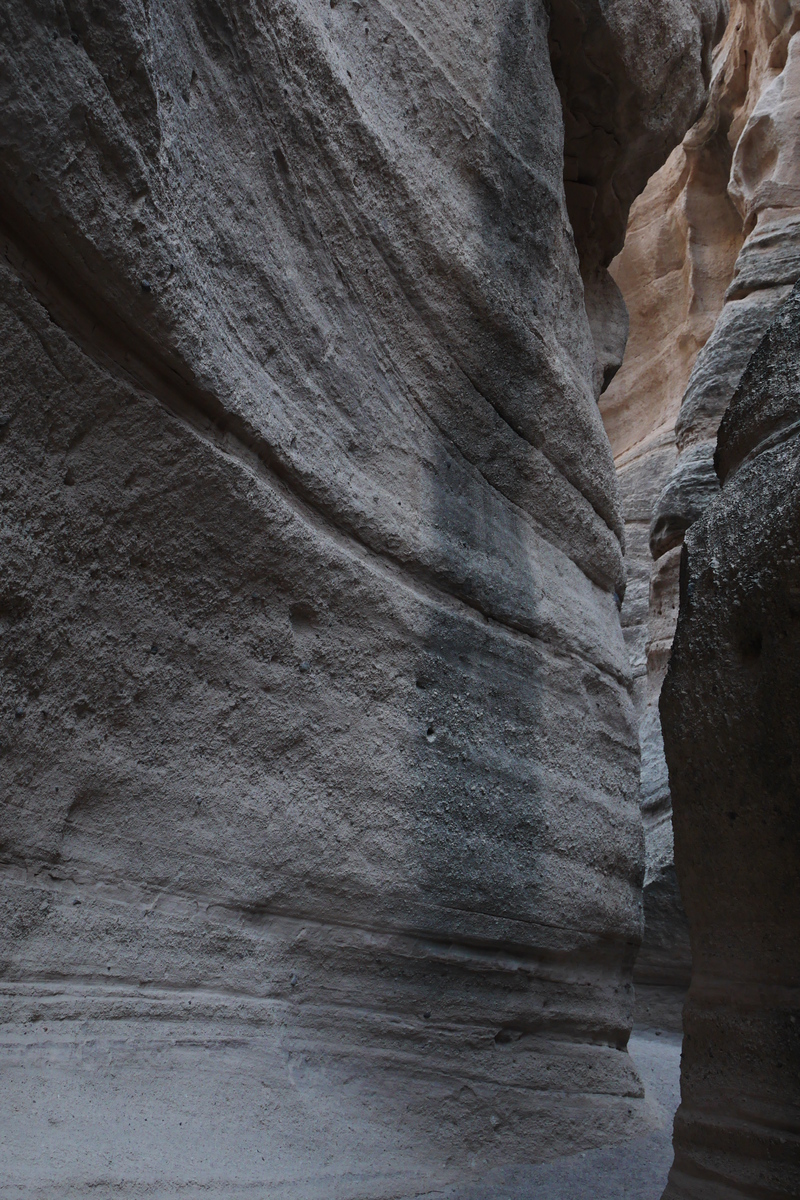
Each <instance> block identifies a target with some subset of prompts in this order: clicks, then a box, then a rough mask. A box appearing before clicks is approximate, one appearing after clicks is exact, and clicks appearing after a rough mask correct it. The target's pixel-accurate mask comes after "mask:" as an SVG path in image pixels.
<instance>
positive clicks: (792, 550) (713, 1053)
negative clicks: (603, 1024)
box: [661, 290, 800, 1200]
mask: <svg viewBox="0 0 800 1200" xmlns="http://www.w3.org/2000/svg"><path fill="white" fill-rule="evenodd" d="M798 437H800V291H797V290H796V291H795V292H794V294H793V295H792V297H791V299H790V300H789V301H788V302H787V304H786V305H785V307H784V308H783V310H782V311H781V312H780V314H779V315H778V317H777V318H776V319H775V320H774V322H773V324H772V325H771V327H770V329H769V331H768V333H767V335H766V336H765V338H764V339H763V341H762V343H761V345H760V346H759V348H758V350H757V352H756V354H755V355H754V357H753V359H752V361H751V363H750V365H749V366H748V368H747V370H746V372H745V374H744V377H743V379H742V381H741V383H740V385H739V389H738V391H737V393H736V395H735V396H734V399H733V401H732V403H731V405H730V408H729V409H728V411H727V413H726V415H725V417H724V419H723V422H722V425H721V428H720V432H719V438H718V442H717V451H716V465H717V470H718V472H719V477H720V480H721V482H722V485H723V487H722V493H721V495H720V496H719V497H718V498H717V499H716V500H715V501H714V502H713V503H712V504H711V505H710V506H709V507H708V509H707V510H706V512H705V514H704V515H703V517H702V518H701V519H700V520H699V521H698V522H696V523H695V524H694V525H693V526H692V528H691V529H690V530H689V532H688V534H687V537H686V542H685V551H684V562H683V567H682V579H681V610H680V618H679V621H678V630H677V635H676V638H675V646H674V650H673V655H672V661H671V664H670V668H669V673H668V675H667V680H666V683H665V685H664V689H663V692H662V697H661V713H662V720H663V727H664V741H665V747H666V754H667V761H668V763H669V772H670V785H671V788H672V796H673V805H674V825H675V861H676V865H677V869H678V875H679V878H680V885H681V892H682V895H683V899H684V902H685V905H686V911H687V913H688V916H689V923H690V928H691V943H692V959H693V971H692V984H691V989H690V992H689V999H688V1002H687V1006H686V1010H685V1013H684V1022H685V1038H684V1046H683V1058H682V1069H681V1093H682V1102H681V1107H680V1109H679V1111H678V1115H677V1117H676V1121H675V1165H674V1167H673V1169H672V1172H671V1174H670V1184H669V1186H668V1188H667V1191H666V1192H665V1197H668V1198H669V1200H690V1198H691V1200H712V1198H713V1200H718V1198H720V1197H727V1196H731V1197H732V1196H734V1195H735V1196H737V1197H738V1196H744V1197H752V1200H765V1198H767V1197H769V1198H771V1200H789V1197H794V1196H797V1195H798V1194H800V953H799V952H798V947H799V946H800V906H798V903H797V887H798V869H799V868H800V808H799V807H798V796H800V670H798V664H800V453H799V452H798V447H799V445H800V443H798Z"/></svg>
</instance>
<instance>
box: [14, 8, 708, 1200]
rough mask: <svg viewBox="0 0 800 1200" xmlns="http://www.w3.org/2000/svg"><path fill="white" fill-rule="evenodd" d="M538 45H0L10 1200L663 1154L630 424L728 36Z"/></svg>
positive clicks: (158, 14)
mask: <svg viewBox="0 0 800 1200" xmlns="http://www.w3.org/2000/svg"><path fill="white" fill-rule="evenodd" d="M554 9H555V13H554V24H553V28H552V30H551V29H549V28H548V23H547V20H546V15H545V7H544V4H540V3H538V2H535V0H530V2H528V3H519V2H517V0H508V2H507V3H505V2H503V3H501V2H498V3H496V4H492V5H489V6H487V5H486V4H484V3H480V4H478V3H477V2H476V3H471V2H469V0H461V2H459V3H455V4H454V3H453V0H448V3H447V4H442V3H438V2H437V0H428V2H427V3H408V4H403V5H391V4H378V3H377V2H373V0H366V2H364V3H356V2H353V0H340V2H339V3H334V0H330V3H328V2H326V3H324V4H323V3H318V2H316V0H315V2H313V3H312V2H311V0H294V2H290V0H281V2H280V3H270V2H267V3H263V4H253V5H251V4H247V3H242V4H236V5H230V6H228V5H222V4H218V3H216V2H215V0H194V2H190V0H172V2H171V3H170V2H167V0H163V2H159V3H154V4H148V5H140V4H138V3H134V2H133V0H131V2H130V3H125V4H119V5H104V6H95V5H91V4H89V3H88V2H87V3H85V4H84V3H81V2H80V0H69V2H68V3H64V4H61V3H58V4H56V3H53V4H49V3H47V2H46V0H41V2H39V3H36V4H30V3H29V2H23V0H17V2H12V3H9V4H6V5H5V6H4V9H3V13H2V16H0V22H2V31H3V36H2V66H1V68H0V89H1V91H2V101H1V103H2V111H3V121H2V123H0V163H1V164H2V170H0V217H1V218H2V235H3V247H4V250H3V263H2V289H3V309H2V323H3V340H2V346H3V355H2V381H3V392H2V402H1V405H0V413H1V414H2V417H1V420H0V426H1V428H0V455H2V476H1V478H2V492H3V505H4V508H3V513H4V530H3V543H2V545H3V555H2V577H1V579H2V596H1V598H0V616H1V617H2V643H1V645H2V661H3V677H2V712H3V726H2V734H0V743H1V744H2V758H1V759H0V764H1V766H2V773H3V797H4V806H3V810H2V831H1V838H2V864H3V869H2V901H3V905H4V917H3V925H4V929H5V930H6V934H7V936H6V937H5V939H4V947H3V957H2V980H3V993H2V994H3V1017H4V1022H5V1024H4V1027H3V1028H4V1033H3V1038H4V1055H5V1061H6V1063H7V1064H8V1072H7V1077H6V1080H5V1082H4V1087H3V1089H2V1101H0V1103H2V1106H3V1112H2V1116H1V1117H0V1127H2V1129H3V1137H4V1139H5V1141H4V1154H3V1156H2V1165H1V1166H0V1180H1V1181H2V1191H3V1195H4V1196H8V1197H12V1196H26V1197H29V1196H32V1195H36V1196H56V1195H58V1196H61V1195H63V1190H64V1186H65V1184H68V1185H69V1188H70V1194H71V1195H80V1194H82V1193H83V1191H84V1190H87V1191H89V1190H91V1191H92V1194H97V1189H98V1188H99V1189H101V1190H106V1191H108V1192H109V1193H113V1192H115V1191H120V1192H123V1191H127V1190H130V1189H131V1188H132V1187H134V1186H136V1187H140V1186H141V1187H144V1186H146V1187H147V1188H148V1189H149V1190H150V1191H152V1192H153V1194H156V1193H157V1194H159V1195H165V1196H166V1195H173V1194H177V1193H178V1192H180V1194H185V1192H186V1189H187V1188H189V1189H191V1188H193V1187H196V1188H202V1189H203V1190H204V1191H207V1192H209V1193H210V1194H219V1195H223V1194H224V1195H225V1196H226V1197H228V1196H233V1195H238V1194H244V1193H245V1192H246V1193H247V1194H252V1193H253V1189H256V1190H258V1189H265V1188H266V1189H268V1190H269V1194H270V1195H271V1196H272V1195H275V1196H279V1195H283V1194H286V1195H291V1196H299V1195H304V1196H305V1195H308V1196H325V1197H328V1196H330V1195H333V1194H336V1195H337V1196H340V1197H346V1196H351V1195H352V1196H359V1197H363V1196H384V1195H386V1196H388V1195H392V1196H394V1195H408V1194H409V1193H410V1192H412V1191H415V1190H417V1188H420V1189H422V1188H428V1187H430V1186H431V1184H432V1183H433V1182H435V1181H443V1180H446V1179H455V1180H458V1179H460V1178H463V1176H464V1175H465V1174H468V1173H470V1172H471V1171H477V1170H480V1169H481V1168H482V1167H483V1166H484V1165H485V1164H489V1163H491V1162H494V1161H503V1162H506V1163H508V1162H514V1161H516V1160H518V1159H520V1158H524V1159H531V1158H542V1157H547V1156H549V1155H552V1154H554V1153H557V1152H559V1151H563V1150H565V1149H575V1148H578V1147H582V1146H588V1145H592V1144H599V1143H602V1142H603V1141H607V1140H609V1139H612V1138H614V1137H619V1136H620V1135H621V1134H622V1133H623V1132H626V1133H630V1132H631V1130H632V1129H633V1128H635V1126H636V1124H637V1122H640V1121H641V1119H643V1118H642V1105H641V1101H640V1099H639V1097H640V1096H641V1088H640V1085H639V1082H638V1079H637V1077H636V1073H635V1072H634V1071H633V1069H632V1067H631V1066H630V1062H629V1059H628V1056H627V1054H626V1053H625V1049H624V1048H625V1044H626V1040H627V1036H628V1031H629V1028H630V1023H631V985H630V975H631V964H632V960H633V957H634V954H635V951H636V947H637V944H638V941H639V930H640V903H639V890H638V889H639V886H640V882H641V870H642V859H641V855H642V848H641V825H640V818H639V806H638V746H637V732H636V725H635V721H634V716H633V710H632V707H631V703H630V698H629V692H628V685H629V676H628V665H627V659H626V653H625V647H624V643H623V640H622V637H621V634H620V627H619V620H618V615H617V606H616V599H615V593H617V594H621V592H622V589H623V578H624V570H623V563H622V554H621V546H620V538H621V534H622V522H621V519H620V515H619V509H618V502H617V488H616V480H615V476H614V469H613V463H612V460H611V456H610V454H609V451H608V445H607V442H606V439H605V435H604V432H603V428H602V425H601V422H600V417H599V414H598V410H597V406H596V403H595V397H596V393H597V390H598V388H599V385H600V380H601V378H602V377H603V376H604V374H606V373H607V371H608V370H609V368H610V366H611V365H612V363H611V359H613V356H614V354H616V355H617V357H618V356H619V345H618V342H619V337H618V333H617V334H615V333H614V330H615V328H616V326H617V325H618V322H619V305H618V303H616V301H614V292H613V288H612V287H610V285H609V283H608V279H607V276H606V275H605V267H606V264H607V263H608V262H609V260H610V259H611V257H612V256H613V254H614V253H615V252H616V250H617V249H618V246H619V243H620V240H621V238H622V235H623V230H624V225H625V220H626V216H627V211H626V210H627V204H628V202H629V199H630V198H631V197H632V195H633V194H634V192H635V190H636V188H637V187H639V186H641V185H642V184H643V182H644V179H645V177H646V175H647V174H648V173H649V172H650V171H651V170H652V169H653V168H654V167H655V166H656V165H657V164H658V162H660V161H661V160H662V159H663V157H664V155H665V154H666V153H667V152H668V150H669V149H670V146H671V145H672V144H673V143H674V141H675V139H676V138H677V137H680V136H681V134H682V132H683V130H684V129H685V128H686V126H687V125H688V124H689V122H690V121H691V120H692V119H693V118H694V116H695V114H696V111H697V109H698V107H699V105H700V103H701V101H702V96H703V91H704V85H705V78H706V76H707V72H708V62H709V47H710V42H711V38H712V36H713V35H714V31H715V29H716V26H717V23H718V17H719V11H718V9H719V6H718V4H717V2H716V0H705V2H704V3H697V0H692V2H691V3H690V2H689V0H672V2H671V3H669V4H663V3H660V4H657V5H656V4H652V5H643V4H641V3H633V2H632V0H625V2H622V0H619V2H617V3H614V4H609V5H603V6H602V9H601V6H600V5H599V4H596V3H594V2H593V0H583V2H582V3H580V4H570V3H567V2H566V0H565V3H563V4H562V3H558V4H556V5H554ZM643 10H644V11H643ZM575 27H577V28H579V29H582V30H583V31H584V32H585V35H586V36H585V38H584V39H583V40H579V41H578V42H575V41H574V39H573V40H572V41H571V42H570V41H568V40H566V39H565V40H564V42H563V45H560V46H559V45H557V37H558V36H559V31H561V30H564V29H566V30H567V31H569V30H570V29H574V28H575ZM667 33H668V35H669V36H667ZM548 36H550V37H551V38H552V39H553V41H552V44H550V43H549V42H548ZM551 52H552V54H553V60H554V63H555V76H554V74H553V71H552V70H551V67H550V55H551ZM597 54H602V56H605V57H604V58H603V59H602V61H601V60H600V59H598V58H597V57H596V55H597ZM601 68H602V70H601ZM556 76H557V79H558V85H557V83H556ZM562 106H563V109H564V111H565V112H566V113H567V126H568V135H567V146H568V151H569V155H570V166H569V167H568V171H567V174H568V176H569V178H570V181H571V188H572V191H573V192H575V190H576V189H578V190H579V189H580V188H581V187H583V188H584V189H585V190H584V192H583V193H581V194H582V195H583V198H584V201H585V203H584V208H583V209H582V210H581V211H582V213H583V216H582V218H581V221H580V222H579V221H578V217H577V216H575V215H574V216H573V219H574V220H575V222H576V229H578V237H577V241H578V246H579V249H580V257H581V261H580V263H579V257H578V254H577V253H576V249H575V242H574V240H573V233H572V227H571V225H570V221H569V219H568V215H567V203H566V200H565V194H564V186H563V175H564V150H563V147H564V127H563V124H562ZM589 113H591V114H592V119H593V120H595V121H596V120H598V119H601V124H602V127H603V129H604V130H605V133H604V135H603V136H605V137H607V138H608V139H610V143H613V145H614V147H616V149H615V150H614V154H613V155H610V156H609V155H607V154H606V153H605V152H603V153H601V154H599V156H598V153H597V138H598V137H599V136H600V135H599V134H598V129H597V127H595V126H593V125H592V124H591V122H590V121H589V120H588V116H587V114H589ZM642 114H644V115H642ZM573 176H574V178H573ZM573 207H574V205H573ZM581 269H582V270H583V274H584V276H585V277H586V279H587V281H589V282H588V283H587V288H588V292H587V294H588V295H589V296H590V300H591V297H592V296H599V297H600V301H602V302H600V301H598V302H597V303H593V304H592V314H591V315H592V330H593V332H594V340H593V337H592V330H590V323H589V320H588V318H587V314H586V309H585V306H584V287H583V285H582V282H581ZM603 297H606V299H607V300H608V297H611V299H610V300H608V302H607V303H606V301H604V300H603ZM604 314H605V315H604ZM604 356H605V357H604Z"/></svg>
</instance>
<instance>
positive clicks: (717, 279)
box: [601, 0, 800, 981]
mask: <svg viewBox="0 0 800 1200" xmlns="http://www.w3.org/2000/svg"><path fill="white" fill-rule="evenodd" d="M799 18H800V9H799V8H798V6H797V5H796V4H794V3H786V4H781V5H779V6H778V5H775V4H772V3H768V2H758V3H755V4H751V3H743V2H738V0H737V2H734V3H733V4H732V5H731V14H730V21H729V24H728V28H727V30H726V33H725V37H724V39H723V40H722V42H721V43H720V45H719V46H718V47H717V49H716V51H715V55H714V64H713V79H712V83H711V89H710V95H709V100H708V103H707V106H706V109H705V111H704V113H703V115H702V116H701V118H700V120H699V121H698V122H697V124H696V125H695V126H694V127H693V128H692V129H691V130H690V131H689V133H688V134H687V135H686V137H685V138H684V141H683V143H682V145H681V146H680V147H679V148H678V149H676V150H675V151H674V152H673V154H672V155H671V157H670V159H669V160H668V162H667V163H666V164H665V166H664V167H663V168H662V169H661V171H659V172H658V173H657V174H656V175H655V176H654V177H653V178H652V179H651V180H650V182H649V184H648V186H647V188H646V190H645V192H644V193H643V195H642V197H641V198H640V199H639V200H638V201H637V202H636V204H635V205H634V208H633V210H632V213H631V220H630V225H629V232H628V240H627V243H626V246H625V249H624V250H623V252H622V254H621V255H620V257H619V259H618V260H617V261H616V262H615V263H614V264H613V266H612V273H613V275H614V276H615V278H616V279H617V281H618V283H619V284H620V288H621V290H622V293H623V296H624V298H625V300H626V303H627V305H628V308H629V310H630V313H631V335H630V341H629V346H628V351H627V354H626V359H625V362H624V365H623V367H622V369H621V371H620V372H619V374H618V375H617V377H616V378H615V380H614V382H613V383H612V385H611V387H610V388H609V389H608V391H607V392H606V393H605V395H604V396H603V397H602V400H601V406H602V411H603V416H604V420H605V423H606V427H607V429H608V431H609V436H610V438H611V442H612V447H613V449H614V453H615V459H616V462H617V468H618V474H619V478H620V484H621V488H622V493H623V504H624V507H625V510H626V538H627V542H628V546H629V559H630V564H629V573H630V574H631V575H632V576H633V578H635V579H636V580H637V596H638V599H637V600H636V601H635V602H634V603H633V604H628V602H627V601H626V605H625V608H624V609H623V624H624V626H625V627H626V631H627V632H626V636H627V640H628V644H629V646H630V647H631V649H632V651H633V654H634V664H635V665H634V670H635V672H636V673H637V675H638V676H639V677H640V679H641V680H642V682H641V683H640V685H639V687H638V689H637V692H636V699H637V707H638V709H639V713H640V740H641V744H642V799H643V811H644V815H645V830H646V840H647V847H648V849H647V860H648V866H647V872H648V878H651V877H652V878H653V879H655V878H656V876H657V875H659V872H660V871H661V869H662V867H663V866H665V865H666V866H667V867H668V866H669V861H671V860H670V859H669V858H667V859H665V857H664V855H665V853H666V847H667V846H668V844H669V838H668V836H667V835H668V829H667V827H666V822H665V820H664V816H665V814H666V815H667V816H668V812H669V793H668V788H667V787H666V772H665V764H664V759H663V750H662V745H661V735H660V730H659V725H658V718H657V709H656V705H657V700H658V690H659V688H660V683H661V679H662V678H663V672H664V669H665V666H666V660H667V657H668V652H669V645H670V644H671V639H672V632H673V629H674V625H673V627H672V628H669V626H668V623H667V625H666V626H665V625H664V621H663V615H662V614H663V612H672V613H674V614H677V570H676V569H675V568H676V561H677V560H676V559H674V557H673V559H672V560H671V561H670V562H669V563H668V565H667V566H664V564H662V563H661V562H660V561H657V562H656V565H655V567H654V566H653V564H652V562H650V561H649V553H650V552H652V555H653V556H654V557H655V558H656V559H657V560H660V558H661V556H662V555H664V556H666V555H674V550H675V547H679V546H680V544H681V542H682V539H683V536H684V533H685V531H686V529H687V528H689V526H690V525H691V524H692V522H693V521H695V520H696V519H697V518H698V516H699V515H700V514H701V513H702V512H703V511H704V509H705V507H706V505H707V504H708V503H709V502H710V500H711V499H713V497H714V495H715V494H716V492H717V489H718V484H717V480H716V476H715V473H714V471H713V466H712V457H713V451H714V442H715V438H716V432H717V427H718V425H719V422H720V419H721V417H722V414H723V412H724V411H725V408H726V406H727V404H728V402H729V400H730V398H731V396H732V394H733V392H734V391H735V389H736V386H737V384H738V382H739V379H740V378H741V375H742V371H743V370H744V368H745V366H746V364H747V362H748V360H749V358H750V356H751V355H752V353H753V351H754V349H755V347H756V346H757V344H758V342H759V339H760V338H761V337H762V336H763V334H764V331H765V330H766V328H767V326H768V324H769V322H770V321H771V319H772V318H773V316H774V315H775V313H776V312H777V310H778V308H779V307H780V305H781V304H782V303H783V301H784V300H785V299H786V296H787V295H788V293H789V291H790V287H791V284H792V283H793V282H794V281H795V280H796V279H797V277H798V273H800V259H799V258H798V255H797V250H796V246H797V236H798V233H797V231H798V209H797V204H798V196H797V193H796V185H795V183H794V178H795V176H796V168H795V166H794V164H796V162H797V157H798V153H800V150H799V149H798V139H797V132H796V131H797V113H798V105H800V91H798V83H797V78H798V41H797V38H796V34H797V30H798V20H799ZM640 477H647V478H648V481H649V485H650V489H651V492H652V491H655V492H657V493H659V492H660V495H658V498H657V499H656V500H655V501H654V503H653V504H652V507H651V508H650V509H649V511H647V512H644V511H642V507H641V504H640V503H639V499H638V497H639V495H640V493H641V489H640V486H639V484H638V479H639V478H640ZM643 522H647V523H648V524H649V525H650V544H649V551H648V548H647V546H646V539H645V538H644V537H643V536H642V533H643V529H642V523H643ZM648 576H652V585H653V586H652V588H651V602H650V611H649V613H647V614H646V613H645V609H644V605H643V603H642V599H641V597H642V596H643V594H644V590H645V579H646V578H647V577H648ZM668 579H670V580H672V585H671V586H672V588H673V594H672V597H671V599H669V598H667V597H666V595H665V591H664V588H665V583H666V581H667V580H668ZM626 609H627V611H626ZM657 609H658V610H660V612H659V611H657ZM645 675H647V676H648V678H647V682H645ZM656 815H657V819H655V820H654V816H656ZM647 886H649V885H647ZM646 891H647V887H646ZM647 906H648V899H647V896H646V898H645V908H647ZM659 920H660V921H661V919H660V918H659ZM674 923H675V931H676V936H675V946H676V960H675V961H676V965H677V963H678V961H679V960H680V961H683V962H684V973H685V978H686V979H687V981H688V963H687V962H686V961H685V957H684V954H685V946H686V931H685V922H684V919H683V916H682V913H681V912H680V909H679V908H678V907H676V910H675V914H674ZM661 924H662V926H663V921H662V922H661ZM659 939H661V935H659ZM647 940H648V939H647V934H646V935H645V949H644V951H643V954H642V957H641V960H640V968H639V971H640V977H643V976H642V972H645V973H646V971H647V970H648V969H647V968H646V967H645V964H646V963H647V961H649V951H648V949H647ZM659 953H660V951H659Z"/></svg>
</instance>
